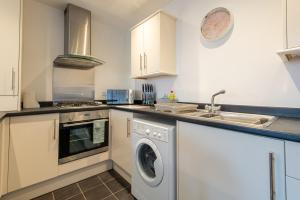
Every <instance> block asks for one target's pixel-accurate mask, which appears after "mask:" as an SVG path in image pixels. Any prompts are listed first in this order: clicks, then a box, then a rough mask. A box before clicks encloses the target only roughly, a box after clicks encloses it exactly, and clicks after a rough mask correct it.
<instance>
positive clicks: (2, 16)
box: [0, 0, 21, 98]
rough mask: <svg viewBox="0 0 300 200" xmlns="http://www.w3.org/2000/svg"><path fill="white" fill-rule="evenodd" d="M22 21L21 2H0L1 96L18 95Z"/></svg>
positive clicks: (0, 0)
mask: <svg viewBox="0 0 300 200" xmlns="http://www.w3.org/2000/svg"><path fill="white" fill-rule="evenodd" d="M20 19H21V0H9V1H6V0H0V26H1V27H2V29H1V31H0V44H1V45H0V66H1V67H0V96H1V95H17V94H18V68H19V58H20ZM0 98H1V97H0Z"/></svg>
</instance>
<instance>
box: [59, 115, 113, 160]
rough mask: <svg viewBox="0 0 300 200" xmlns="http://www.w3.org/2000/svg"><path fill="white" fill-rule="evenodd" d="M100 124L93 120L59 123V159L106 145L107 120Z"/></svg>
mask: <svg viewBox="0 0 300 200" xmlns="http://www.w3.org/2000/svg"><path fill="white" fill-rule="evenodd" d="M103 123H104V124H102V125H100V126H95V123H94V122H91V123H87V124H82V125H76V124H74V125H71V126H70V125H68V126H64V124H61V126H60V131H59V159H63V158H67V157H70V156H73V155H77V154H80V153H83V152H88V151H91V150H94V149H98V148H102V147H107V146H108V131H109V130H108V127H109V124H108V120H107V121H105V122H103Z"/></svg>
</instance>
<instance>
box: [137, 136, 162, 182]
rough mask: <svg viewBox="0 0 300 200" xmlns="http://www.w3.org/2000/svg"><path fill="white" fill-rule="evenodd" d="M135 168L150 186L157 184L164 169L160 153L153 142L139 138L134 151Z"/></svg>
mask: <svg viewBox="0 0 300 200" xmlns="http://www.w3.org/2000/svg"><path fill="white" fill-rule="evenodd" d="M136 156H137V159H136V162H137V168H138V171H139V174H140V176H141V177H142V179H143V180H144V181H145V182H146V183H147V184H148V185H149V186H151V187H155V186H157V185H159V184H160V183H161V181H162V179H163V175H164V173H163V172H164V169H163V162H162V159H161V155H160V153H159V151H158V149H157V147H156V146H155V144H154V143H153V142H151V141H150V140H148V139H143V140H141V141H140V142H139V143H138V145H137V152H136Z"/></svg>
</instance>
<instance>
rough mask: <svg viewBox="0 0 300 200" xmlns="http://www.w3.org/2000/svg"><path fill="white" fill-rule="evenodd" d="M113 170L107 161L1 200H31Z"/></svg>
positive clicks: (17, 192) (13, 193) (14, 193)
mask: <svg viewBox="0 0 300 200" xmlns="http://www.w3.org/2000/svg"><path fill="white" fill-rule="evenodd" d="M110 169H112V161H110V160H107V161H104V162H101V163H98V164H95V165H92V166H89V167H86V168H84V169H80V170H77V171H74V172H71V173H68V174H65V175H62V176H59V177H57V178H54V179H51V180H48V181H45V182H42V183H38V184H36V185H33V186H30V187H27V188H24V189H21V190H18V191H15V192H12V193H9V194H7V195H5V196H3V197H2V198H0V200H30V199H32V198H35V197H38V196H41V195H43V194H46V193H48V192H51V191H54V190H57V189H59V188H62V187H65V186H67V185H70V184H73V183H76V182H78V181H81V180H83V179H86V178H89V177H92V176H94V175H97V174H100V173H102V172H105V171H108V170H110Z"/></svg>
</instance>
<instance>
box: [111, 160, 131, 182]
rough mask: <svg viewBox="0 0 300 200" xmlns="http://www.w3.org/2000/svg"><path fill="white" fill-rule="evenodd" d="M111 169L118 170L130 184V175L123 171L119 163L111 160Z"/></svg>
mask: <svg viewBox="0 0 300 200" xmlns="http://www.w3.org/2000/svg"><path fill="white" fill-rule="evenodd" d="M113 169H114V170H115V171H116V172H118V173H119V174H120V175H121V176H122V177H123V178H124V179H125V180H126V181H127V182H128V183H130V184H131V175H130V174H128V173H127V172H126V171H124V170H123V169H122V168H121V167H120V166H119V165H117V164H116V163H114V162H113Z"/></svg>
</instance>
